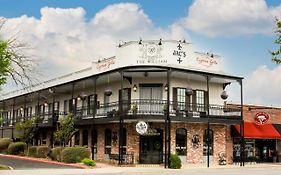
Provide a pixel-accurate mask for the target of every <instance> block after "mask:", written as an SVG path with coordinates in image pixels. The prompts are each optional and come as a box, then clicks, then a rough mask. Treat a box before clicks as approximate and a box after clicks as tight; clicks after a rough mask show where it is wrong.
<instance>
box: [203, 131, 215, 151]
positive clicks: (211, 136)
mask: <svg viewBox="0 0 281 175" xmlns="http://www.w3.org/2000/svg"><path fill="white" fill-rule="evenodd" d="M208 141H209V155H211V156H212V155H213V148H214V132H213V130H211V129H210V130H209V137H208V129H205V132H204V143H203V155H204V156H207V155H208Z"/></svg>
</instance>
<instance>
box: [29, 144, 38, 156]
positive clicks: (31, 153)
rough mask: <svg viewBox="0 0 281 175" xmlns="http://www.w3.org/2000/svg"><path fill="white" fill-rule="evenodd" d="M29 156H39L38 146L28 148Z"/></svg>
mask: <svg viewBox="0 0 281 175" xmlns="http://www.w3.org/2000/svg"><path fill="white" fill-rule="evenodd" d="M27 156H30V157H36V156H37V146H31V147H28V150H27Z"/></svg>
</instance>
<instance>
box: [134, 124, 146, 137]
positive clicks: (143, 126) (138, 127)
mask: <svg viewBox="0 0 281 175" xmlns="http://www.w3.org/2000/svg"><path fill="white" fill-rule="evenodd" d="M147 129H148V125H147V123H145V122H144V121H139V122H138V123H137V124H136V131H137V133H139V134H140V135H142V134H145V133H146V132H147Z"/></svg>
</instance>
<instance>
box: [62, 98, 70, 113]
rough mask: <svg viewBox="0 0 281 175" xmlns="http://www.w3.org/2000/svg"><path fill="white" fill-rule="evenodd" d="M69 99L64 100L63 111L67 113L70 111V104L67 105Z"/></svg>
mask: <svg viewBox="0 0 281 175" xmlns="http://www.w3.org/2000/svg"><path fill="white" fill-rule="evenodd" d="M67 102H68V101H67V100H64V102H63V113H64V114H67V112H68V109H69V108H68V106H67Z"/></svg>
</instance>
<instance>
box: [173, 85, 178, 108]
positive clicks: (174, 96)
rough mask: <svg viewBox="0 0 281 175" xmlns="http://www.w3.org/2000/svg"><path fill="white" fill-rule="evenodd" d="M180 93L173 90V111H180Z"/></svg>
mask: <svg viewBox="0 0 281 175" xmlns="http://www.w3.org/2000/svg"><path fill="white" fill-rule="evenodd" d="M177 97H178V91H177V88H175V87H174V88H173V109H174V110H177V109H178V99H177Z"/></svg>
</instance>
